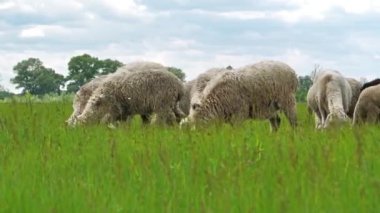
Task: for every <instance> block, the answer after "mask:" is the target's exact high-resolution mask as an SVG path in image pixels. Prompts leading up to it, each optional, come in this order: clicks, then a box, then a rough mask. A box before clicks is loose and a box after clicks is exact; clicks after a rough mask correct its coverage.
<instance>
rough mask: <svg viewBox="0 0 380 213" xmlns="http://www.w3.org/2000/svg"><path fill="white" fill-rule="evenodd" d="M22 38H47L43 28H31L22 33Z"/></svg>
mask: <svg viewBox="0 0 380 213" xmlns="http://www.w3.org/2000/svg"><path fill="white" fill-rule="evenodd" d="M19 36H20V37H21V38H35V37H45V32H44V30H43V29H42V28H41V27H31V28H28V29H24V30H22V31H21V33H20V35H19Z"/></svg>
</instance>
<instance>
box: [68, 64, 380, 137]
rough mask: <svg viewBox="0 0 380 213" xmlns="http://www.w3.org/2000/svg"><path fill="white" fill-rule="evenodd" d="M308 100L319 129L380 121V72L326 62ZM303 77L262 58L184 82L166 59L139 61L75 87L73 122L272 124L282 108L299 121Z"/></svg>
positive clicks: (315, 75) (290, 118)
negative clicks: (346, 70)
mask: <svg viewBox="0 0 380 213" xmlns="http://www.w3.org/2000/svg"><path fill="white" fill-rule="evenodd" d="M311 78H312V81H313V84H312V86H311V87H310V89H309V91H308V94H307V107H308V109H309V112H310V113H313V114H314V116H315V128H316V129H325V128H329V127H331V126H337V125H338V126H339V125H342V124H344V123H352V125H360V124H363V123H379V121H380V79H375V80H373V81H370V82H367V83H363V82H360V81H358V80H356V79H353V78H346V77H345V76H343V75H342V73H340V72H339V71H336V70H331V69H321V70H318V71H314V72H313V73H312V75H311ZM297 87H298V79H297V75H296V72H295V70H293V69H292V68H291V67H290V66H289V65H287V64H285V63H283V62H280V61H273V60H264V61H260V62H257V63H253V64H248V65H246V66H243V67H240V68H236V69H227V68H212V69H209V70H207V71H205V72H204V73H202V74H200V75H199V76H198V77H197V78H195V79H193V80H191V81H187V82H182V81H181V80H180V79H178V78H177V77H176V76H175V75H174V74H172V73H170V72H169V70H168V68H167V67H165V66H164V65H161V64H159V63H155V62H149V61H137V62H132V63H129V64H126V65H124V66H123V67H120V68H119V69H118V70H116V72H115V73H111V74H108V75H102V76H98V77H96V78H94V79H93V80H91V81H90V82H87V83H86V84H84V85H83V86H82V87H81V88H80V89H79V91H78V92H77V93H76V94H75V97H74V100H73V113H72V114H71V115H70V117H69V118H68V119H67V120H66V123H67V124H68V125H70V126H77V125H85V124H90V123H104V124H108V125H110V126H114V125H115V124H117V123H118V122H123V121H128V120H130V118H131V117H132V116H134V115H139V116H141V119H142V122H143V123H144V124H151V123H158V124H160V125H176V124H180V126H181V127H183V126H191V127H192V128H196V127H197V126H200V125H207V124H209V123H210V122H226V123H230V124H235V123H239V122H242V121H245V120H248V119H257V120H268V121H269V123H270V127H271V130H272V131H274V132H275V131H277V130H278V128H279V127H280V123H281V119H280V116H279V114H280V113H283V114H284V115H285V117H286V119H287V120H288V122H289V123H290V125H291V126H292V127H293V128H295V127H296V126H297V112H296V99H295V95H296V91H297Z"/></svg>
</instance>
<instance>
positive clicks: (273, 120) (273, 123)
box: [269, 113, 281, 132]
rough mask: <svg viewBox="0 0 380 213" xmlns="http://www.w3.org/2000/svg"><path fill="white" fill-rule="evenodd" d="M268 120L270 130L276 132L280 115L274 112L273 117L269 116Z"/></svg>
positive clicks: (279, 122)
mask: <svg viewBox="0 0 380 213" xmlns="http://www.w3.org/2000/svg"><path fill="white" fill-rule="evenodd" d="M269 122H270V126H271V132H277V130H278V128H279V127H280V124H281V118H280V116H278V114H277V113H276V115H274V116H273V117H271V118H269Z"/></svg>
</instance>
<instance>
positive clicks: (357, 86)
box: [346, 78, 363, 119]
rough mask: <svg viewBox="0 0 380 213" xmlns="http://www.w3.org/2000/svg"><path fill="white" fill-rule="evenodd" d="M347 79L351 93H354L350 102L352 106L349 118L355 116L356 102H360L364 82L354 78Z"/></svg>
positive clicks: (348, 113)
mask: <svg viewBox="0 0 380 213" xmlns="http://www.w3.org/2000/svg"><path fill="white" fill-rule="evenodd" d="M346 80H347V81H348V83H349V84H350V87H351V93H352V98H351V103H350V107H349V110H348V112H347V115H348V117H349V118H351V119H352V118H353V117H354V110H355V106H356V102H358V99H359V95H360V92H361V88H362V86H363V83H362V82H360V81H358V80H356V79H353V78H346Z"/></svg>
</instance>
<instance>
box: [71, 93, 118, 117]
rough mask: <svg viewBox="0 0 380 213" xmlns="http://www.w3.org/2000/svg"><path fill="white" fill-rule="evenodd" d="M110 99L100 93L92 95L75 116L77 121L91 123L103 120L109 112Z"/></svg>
mask: <svg viewBox="0 0 380 213" xmlns="http://www.w3.org/2000/svg"><path fill="white" fill-rule="evenodd" d="M111 104H112V101H111V100H110V98H108V97H107V96H105V95H103V94H100V95H95V96H92V97H91V98H90V99H89V100H88V102H87V105H86V107H85V108H84V110H83V112H82V114H81V115H80V116H78V117H77V122H78V123H93V122H100V121H103V120H104V118H105V117H108V116H106V115H108V114H109V112H111V107H112V105H111Z"/></svg>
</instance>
